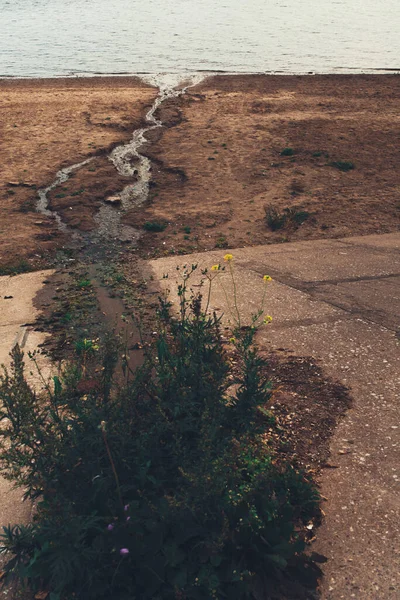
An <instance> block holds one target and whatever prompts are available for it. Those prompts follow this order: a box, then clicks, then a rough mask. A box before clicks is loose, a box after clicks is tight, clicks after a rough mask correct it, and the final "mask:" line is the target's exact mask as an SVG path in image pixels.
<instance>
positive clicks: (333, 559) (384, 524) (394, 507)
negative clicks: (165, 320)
mask: <svg viewBox="0 0 400 600" xmlns="http://www.w3.org/2000/svg"><path fill="white" fill-rule="evenodd" d="M227 252H229V251H224V250H220V251H213V252H207V253H203V254H193V255H189V256H184V257H173V258H165V259H159V260H155V261H151V263H150V265H151V268H152V270H153V273H154V276H155V278H156V279H158V280H159V282H160V285H161V286H162V287H163V288H164V289H165V288H166V287H169V288H170V289H171V292H173V290H174V288H175V285H174V281H175V280H176V278H177V270H176V266H177V265H182V264H184V263H186V264H188V265H191V264H192V263H198V264H199V266H201V267H202V268H204V267H206V266H207V267H211V265H213V264H216V263H218V262H220V263H223V255H224V254H226V253H227ZM231 253H232V254H233V256H234V262H233V264H234V270H235V277H236V280H237V283H238V302H237V305H238V307H239V312H240V314H241V318H242V322H245V321H246V320H247V321H249V318H250V315H251V313H254V312H255V311H256V310H257V309H258V307H259V305H260V301H261V298H262V294H263V290H264V285H265V284H264V282H263V280H262V276H263V275H264V274H268V275H271V276H272V277H273V279H274V281H273V282H272V283H270V284H269V287H268V292H267V296H266V301H265V313H266V314H270V315H272V316H273V322H272V324H271V325H269V326H265V327H263V328H261V329H260V331H259V333H258V341H259V343H260V344H262V345H263V346H264V347H267V348H273V349H278V348H285V349H288V350H292V351H294V352H295V353H296V354H298V355H303V356H305V355H309V356H313V357H314V358H317V359H319V360H320V361H321V364H322V365H323V367H324V370H325V373H326V374H327V375H329V376H332V377H333V378H335V379H337V380H340V381H341V382H343V383H345V384H346V385H347V386H349V387H350V388H351V393H352V396H353V398H354V405H353V408H352V409H351V410H349V412H348V413H347V415H346V417H345V418H344V419H343V421H342V422H341V423H340V425H339V427H338V428H337V430H336V433H335V435H334V437H333V439H332V444H331V451H332V456H331V463H332V464H334V465H337V466H338V468H337V469H329V470H326V471H325V472H324V473H323V476H322V493H323V495H324V496H325V497H326V498H327V499H328V501H327V502H326V503H325V504H324V507H323V508H324V511H325V512H326V519H325V522H324V524H323V526H322V527H321V528H320V530H319V532H318V539H317V541H316V542H315V543H314V550H315V551H318V552H321V553H323V554H325V555H327V556H328V558H329V561H328V563H327V564H326V566H325V578H324V582H323V589H322V597H323V598H324V599H325V600H339V599H345V600H348V599H349V598H357V599H358V600H395V599H397V600H398V599H400V422H399V414H400V341H399V337H398V331H399V330H398V327H399V325H400V234H397V233H395V234H387V235H380V236H366V237H353V238H346V239H340V240H317V241H309V242H297V243H290V244H279V245H267V246H257V247H252V248H243V249H237V250H232V251H231ZM167 273H168V279H163V275H164V274H167ZM200 277H201V276H200V273H198V272H196V277H195V278H193V283H194V284H198V283H199V280H200ZM220 279H221V281H222V283H223V285H224V288H225V290H226V291H227V296H228V298H229V299H230V301H231V298H232V294H233V290H232V288H231V287H230V286H231V283H230V277H229V273H224V274H223V275H222V277H221V278H220ZM221 281H220V282H218V280H216V281H214V282H213V291H212V297H211V305H210V306H211V308H215V309H219V310H222V311H223V312H224V315H225V318H226V319H227V320H230V321H231V322H234V319H235V311H234V310H232V307H231V309H229V308H227V301H226V296H225V293H224V292H223V289H222V287H221ZM195 289H198V288H195ZM171 298H174V294H173V293H171ZM175 299H176V295H175Z"/></svg>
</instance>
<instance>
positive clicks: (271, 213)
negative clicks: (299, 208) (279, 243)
mask: <svg viewBox="0 0 400 600" xmlns="http://www.w3.org/2000/svg"><path fill="white" fill-rule="evenodd" d="M265 221H266V223H267V225H268V227H269V228H270V229H271V231H277V230H278V229H282V227H283V226H284V225H285V215H284V214H282V213H280V212H278V211H277V210H276V208H275V207H274V206H272V205H270V204H269V205H268V206H266V207H265Z"/></svg>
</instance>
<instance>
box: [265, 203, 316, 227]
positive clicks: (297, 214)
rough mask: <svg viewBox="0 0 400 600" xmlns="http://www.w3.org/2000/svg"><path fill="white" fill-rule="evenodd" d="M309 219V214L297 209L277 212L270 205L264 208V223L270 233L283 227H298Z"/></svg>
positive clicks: (285, 209) (291, 208)
mask: <svg viewBox="0 0 400 600" xmlns="http://www.w3.org/2000/svg"><path fill="white" fill-rule="evenodd" d="M309 217H310V213H309V212H308V211H306V210H302V209H301V208H299V207H295V206H293V207H290V208H289V207H287V208H284V209H283V211H282V212H278V211H277V210H276V208H275V207H274V206H272V205H268V206H266V207H265V221H266V223H267V225H268V227H269V228H270V229H271V231H278V230H279V229H283V228H284V227H290V226H291V227H295V228H297V227H299V226H300V225H302V224H303V223H305V221H307V219H308V218H309Z"/></svg>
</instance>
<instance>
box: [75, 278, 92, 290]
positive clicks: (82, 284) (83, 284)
mask: <svg viewBox="0 0 400 600" xmlns="http://www.w3.org/2000/svg"><path fill="white" fill-rule="evenodd" d="M76 285H77V287H78V288H80V289H84V288H90V287H91V286H92V282H91V281H90V279H87V278H86V277H83V278H82V279H79V281H78V282H77V284H76Z"/></svg>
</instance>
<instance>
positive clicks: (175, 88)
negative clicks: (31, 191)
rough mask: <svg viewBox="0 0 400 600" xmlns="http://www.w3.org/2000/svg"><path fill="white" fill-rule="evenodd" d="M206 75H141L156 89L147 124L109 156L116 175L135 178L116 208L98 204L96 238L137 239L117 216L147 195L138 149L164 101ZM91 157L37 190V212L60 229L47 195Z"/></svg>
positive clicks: (156, 123) (145, 165)
mask: <svg viewBox="0 0 400 600" xmlns="http://www.w3.org/2000/svg"><path fill="white" fill-rule="evenodd" d="M206 76H207V75H205V74H203V73H195V74H192V75H185V76H184V78H183V77H182V75H180V74H159V75H144V76H143V77H142V79H143V80H144V81H145V83H148V84H150V85H153V86H155V87H158V88H159V90H160V91H159V94H158V96H157V98H156V99H155V101H154V102H153V105H152V107H151V108H150V110H149V111H148V112H147V114H146V117H145V119H146V122H147V123H148V125H147V126H146V127H142V128H140V129H137V130H136V131H134V133H133V136H132V139H131V140H130V141H129V142H128V143H127V144H122V145H121V146H117V147H116V148H114V150H113V151H112V152H111V154H110V156H109V159H110V160H111V162H112V163H113V164H114V166H115V168H116V169H117V171H118V173H119V174H120V175H122V176H124V177H130V178H132V177H135V178H136V181H135V183H130V184H128V185H126V186H125V187H124V189H123V190H122V192H120V194H118V195H119V197H120V199H121V204H120V206H119V207H115V206H111V205H109V204H106V203H103V204H102V206H101V207H100V209H99V211H98V213H97V215H96V217H95V220H96V222H97V225H98V229H97V232H96V233H97V235H98V236H99V237H103V238H112V239H119V240H121V241H130V242H137V240H138V239H139V237H140V232H139V231H138V230H137V229H135V228H134V227H130V226H129V225H123V224H121V216H122V215H123V214H125V213H126V212H127V211H128V210H130V209H131V208H133V207H134V206H141V205H142V204H143V203H144V202H145V201H146V200H147V197H148V195H149V183H150V178H151V161H150V159H149V158H147V157H146V156H143V155H142V154H141V153H140V148H141V147H142V145H143V144H145V143H146V138H145V134H146V133H147V132H148V131H151V130H152V129H156V128H157V127H162V125H163V124H162V122H161V121H160V120H158V119H157V118H156V116H155V114H156V111H157V109H158V108H159V107H160V106H161V104H162V103H163V102H165V100H168V99H169V98H177V97H178V96H181V95H183V94H185V92H186V90H187V89H188V87H190V86H193V85H196V84H197V83H200V82H201V81H202V80H203V79H204V78H205V77H206ZM182 79H183V81H182ZM91 160H93V158H88V159H86V160H84V161H82V162H80V163H76V164H74V165H71V166H70V167H67V168H65V169H61V170H60V171H58V173H57V175H56V179H55V180H54V181H53V183H52V184H50V185H49V186H48V187H46V188H43V189H41V190H38V196H39V199H38V201H37V205H36V208H37V210H38V212H40V213H42V214H43V215H45V216H47V217H53V218H54V219H55V220H56V222H57V225H58V227H59V229H60V230H61V231H67V230H68V227H67V225H66V224H65V223H64V222H63V221H62V219H61V217H60V215H59V214H58V213H57V212H55V211H52V210H50V209H49V208H48V198H47V194H48V193H49V192H50V191H51V190H53V189H54V188H55V187H57V186H58V185H60V184H61V183H65V182H66V181H67V180H68V178H69V176H70V175H71V173H72V172H73V171H76V170H78V169H80V168H81V167H83V166H84V165H86V164H88V163H89V162H90V161H91Z"/></svg>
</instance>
